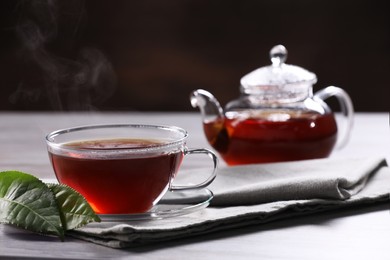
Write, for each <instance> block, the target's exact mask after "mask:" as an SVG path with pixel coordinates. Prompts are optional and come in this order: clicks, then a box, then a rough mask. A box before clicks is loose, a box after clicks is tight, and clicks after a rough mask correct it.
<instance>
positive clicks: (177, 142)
mask: <svg viewBox="0 0 390 260" xmlns="http://www.w3.org/2000/svg"><path fill="white" fill-rule="evenodd" d="M104 128H107V129H108V128H135V129H140V128H144V129H161V130H165V131H173V132H177V133H182V137H180V138H178V139H177V140H174V141H168V142H163V143H158V144H154V145H150V146H147V147H141V148H140V147H137V148H118V149H107V150H105V149H93V148H92V149H91V148H88V149H82V148H77V147H71V146H64V143H57V142H55V141H54V140H53V138H55V137H56V136H60V135H63V134H68V133H73V132H79V131H84V130H93V129H104ZM187 137H188V132H187V131H186V130H184V129H183V128H180V127H177V126H170V125H152V124H94V125H83V126H76V127H69V128H63V129H59V130H55V131H53V132H51V133H49V134H47V135H46V137H45V140H46V144H47V145H48V147H50V148H52V149H56V150H61V151H65V150H66V151H78V152H80V151H85V152H88V153H112V152H113V151H117V152H120V153H140V152H154V151H156V150H161V149H167V148H169V147H174V146H179V145H181V144H183V143H184V142H185V140H186V139H187ZM75 141H77V140H75Z"/></svg>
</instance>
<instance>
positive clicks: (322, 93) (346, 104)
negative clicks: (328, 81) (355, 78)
mask: <svg viewBox="0 0 390 260" xmlns="http://www.w3.org/2000/svg"><path fill="white" fill-rule="evenodd" d="M333 96H335V97H336V98H337V100H338V102H339V104H340V108H341V112H342V114H343V116H344V118H345V122H346V123H345V124H344V127H343V128H344V133H343V136H342V138H341V139H339V141H338V142H337V148H338V149H341V148H343V147H344V146H345V145H346V144H347V143H348V140H349V137H350V133H351V129H352V126H353V114H354V109H353V105H352V100H351V98H350V97H349V95H348V93H347V92H345V91H344V90H343V89H341V88H339V87H335V86H329V87H326V88H324V89H322V90H319V91H318V92H316V93H315V94H314V98H319V99H321V100H325V99H327V98H330V97H333Z"/></svg>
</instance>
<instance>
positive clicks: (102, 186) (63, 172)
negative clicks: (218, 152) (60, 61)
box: [46, 125, 217, 214]
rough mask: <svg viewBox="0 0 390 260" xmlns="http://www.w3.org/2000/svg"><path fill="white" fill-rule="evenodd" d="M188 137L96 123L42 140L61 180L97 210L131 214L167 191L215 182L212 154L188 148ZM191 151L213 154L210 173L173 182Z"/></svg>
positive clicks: (165, 129)
mask: <svg viewBox="0 0 390 260" xmlns="http://www.w3.org/2000/svg"><path fill="white" fill-rule="evenodd" d="M186 138H187V132H186V131H185V130H183V129H181V128H178V127H173V126H155V125H95V126H84V127H78V128H70V129H64V130H59V131H55V132H53V133H51V134H49V135H48V136H47V137H46V142H47V148H48V152H49V157H50V160H51V163H52V166H53V169H54V172H55V175H56V177H57V179H58V181H59V182H60V183H64V184H66V185H68V186H70V187H72V188H74V189H75V190H77V191H78V192H80V193H81V194H82V195H83V196H84V197H85V198H86V199H87V201H88V202H89V204H90V205H91V206H92V208H93V209H94V210H95V212H96V213H98V214H132V213H143V212H147V211H148V210H150V209H151V208H152V207H153V206H154V205H155V204H156V203H158V201H159V200H160V199H161V197H162V196H163V195H164V194H165V192H166V191H168V190H171V191H175V190H186V189H200V188H204V187H206V186H207V185H209V184H210V183H211V182H212V181H213V180H214V178H215V174H216V164H217V158H216V156H215V155H214V154H213V153H212V152H211V151H209V150H207V149H188V148H187V147H186V144H185V141H186ZM193 153H204V154H206V155H208V156H210V157H211V158H212V160H213V163H214V166H213V171H212V173H211V175H210V177H209V178H208V179H207V180H205V181H204V182H202V183H200V184H196V185H192V186H174V185H173V184H172V182H173V180H174V178H175V176H176V174H177V172H178V170H179V167H180V165H181V162H182V160H183V158H184V157H185V155H187V154H193Z"/></svg>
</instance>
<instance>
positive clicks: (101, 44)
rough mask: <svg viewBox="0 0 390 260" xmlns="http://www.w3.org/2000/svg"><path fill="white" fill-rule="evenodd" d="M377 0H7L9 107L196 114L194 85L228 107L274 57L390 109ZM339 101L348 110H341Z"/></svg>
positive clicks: (385, 42)
mask: <svg viewBox="0 0 390 260" xmlns="http://www.w3.org/2000/svg"><path fill="white" fill-rule="evenodd" d="M387 6H388V4H387V3H386V1H375V0H343V1H329V0H326V1H325V0H317V1H312V0H294V1H291V0H272V1H271V0H268V1H260V0H241V1H238V0H237V1H226V0H213V1H206V0H167V1H161V0H143V1H141V0H140V1H126V0H86V1H81V0H68V1H66V0H62V1H54V0H53V1H48V0H31V1H15V0H2V1H1V14H0V15H1V18H0V19H1V20H0V22H1V24H0V26H1V27H0V30H1V31H0V37H1V38H0V40H1V41H0V86H1V90H2V94H1V96H0V109H1V110H65V111H69V110H86V109H95V110H137V111H138V110H139V111H153V110H154V111H156V110H162V111H180V110H184V111H192V110H193V109H192V108H191V106H190V103H189V100H188V96H189V94H190V92H191V91H192V90H193V89H196V88H204V89H207V90H209V91H211V92H212V93H213V94H215V96H216V97H217V98H218V99H219V100H220V102H221V103H222V104H225V103H226V102H228V101H229V100H231V99H234V98H236V97H237V96H238V94H239V91H238V86H239V80H240V78H241V77H242V76H243V75H245V74H247V73H249V72H250V71H252V70H254V69H256V68H258V67H260V66H265V65H268V64H269V63H270V61H269V58H268V52H269V50H270V48H271V47H272V46H274V45H276V44H280V43H281V44H284V45H285V46H286V47H287V49H288V51H289V57H288V60H287V63H290V64H295V65H299V66H302V67H304V68H306V69H308V70H310V71H313V72H315V73H316V74H317V77H318V79H319V81H318V83H317V84H316V85H315V86H314V90H315V91H316V90H319V89H321V88H323V87H325V86H327V85H337V86H340V87H342V88H344V89H345V90H347V91H348V92H349V93H350V95H351V97H352V99H353V101H354V104H355V108H356V110H358V111H389V109H390V105H389V98H390V92H389V88H390V83H389V76H390V51H389V47H390V28H389V26H390V21H389V20H390V16H389V14H388V13H389V8H388V7H387ZM336 109H337V108H336Z"/></svg>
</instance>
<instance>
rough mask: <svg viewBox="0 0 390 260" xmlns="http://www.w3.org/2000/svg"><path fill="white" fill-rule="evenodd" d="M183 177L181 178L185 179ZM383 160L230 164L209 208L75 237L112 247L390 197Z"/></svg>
mask: <svg viewBox="0 0 390 260" xmlns="http://www.w3.org/2000/svg"><path fill="white" fill-rule="evenodd" d="M186 179H187V176H184V175H183V178H182V179H181V180H180V181H181V182H182V181H186ZM389 187H390V170H389V168H388V167H386V162H385V160H384V159H382V158H364V159H320V160H308V161H298V162H287V163H274V164H258V165H247V166H237V167H226V168H221V169H219V170H218V176H217V178H216V180H215V181H214V182H213V184H212V185H211V186H210V189H211V190H212V191H213V193H214V199H213V200H212V204H211V206H210V207H208V208H206V209H203V210H200V211H197V212H194V213H191V214H188V215H183V216H178V217H173V218H166V219H159V220H151V221H145V220H144V221H141V220H138V221H130V222H127V223H115V222H102V223H92V224H89V225H87V226H86V227H83V228H80V229H78V230H75V231H72V232H71V233H70V235H71V236H73V237H77V238H80V239H84V240H87V241H90V242H93V243H97V244H101V245H105V246H108V247H113V248H124V247H133V246H138V245H142V244H147V243H154V242H160V241H166V240H171V239H178V238H182V237H189V236H194V235H202V234H207V233H211V232H215V231H219V230H226V229H230V228H237V227H242V226H247V225H255V224H262V223H267V222H270V221H274V220H277V219H282V218H290V217H294V216H299V215H305V214H312V213H315V212H321V211H326V210H331V209H338V208H343V207H347V206H352V205H365V204H371V203H376V202H383V201H388V200H389V191H390V188H389Z"/></svg>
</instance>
